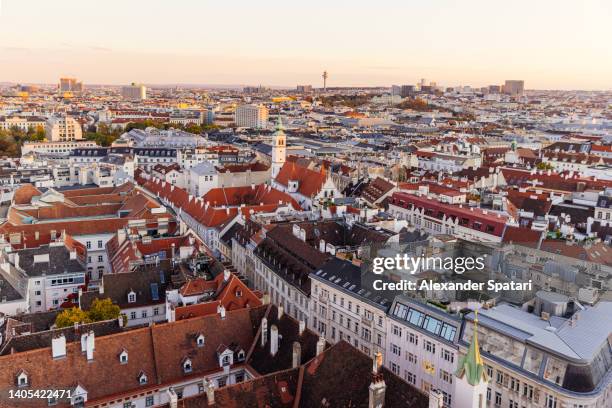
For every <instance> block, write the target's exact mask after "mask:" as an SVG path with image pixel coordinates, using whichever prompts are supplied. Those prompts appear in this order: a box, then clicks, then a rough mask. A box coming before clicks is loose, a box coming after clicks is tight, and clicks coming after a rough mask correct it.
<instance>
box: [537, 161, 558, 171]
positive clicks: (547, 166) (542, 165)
mask: <svg viewBox="0 0 612 408" xmlns="http://www.w3.org/2000/svg"><path fill="white" fill-rule="evenodd" d="M536 168H537V169H538V170H553V169H554V166H553V165H552V164H550V163H545V162H539V163H538V164H536Z"/></svg>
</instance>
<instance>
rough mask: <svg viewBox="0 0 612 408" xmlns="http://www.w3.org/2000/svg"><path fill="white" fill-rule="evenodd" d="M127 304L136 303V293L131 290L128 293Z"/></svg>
mask: <svg viewBox="0 0 612 408" xmlns="http://www.w3.org/2000/svg"><path fill="white" fill-rule="evenodd" d="M128 303H136V293H134V291H133V290H132V291H130V293H128Z"/></svg>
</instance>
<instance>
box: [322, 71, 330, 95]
mask: <svg viewBox="0 0 612 408" xmlns="http://www.w3.org/2000/svg"><path fill="white" fill-rule="evenodd" d="M328 77H329V75H327V71H323V90H324V91H326V90H327V78H328Z"/></svg>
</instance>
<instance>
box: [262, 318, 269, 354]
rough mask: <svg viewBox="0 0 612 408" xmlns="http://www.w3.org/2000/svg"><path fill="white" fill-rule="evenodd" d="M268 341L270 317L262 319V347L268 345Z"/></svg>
mask: <svg viewBox="0 0 612 408" xmlns="http://www.w3.org/2000/svg"><path fill="white" fill-rule="evenodd" d="M267 341H268V319H266V318H265V317H264V318H263V319H261V348H264V347H266V342H267Z"/></svg>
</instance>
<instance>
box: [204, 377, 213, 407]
mask: <svg viewBox="0 0 612 408" xmlns="http://www.w3.org/2000/svg"><path fill="white" fill-rule="evenodd" d="M204 392H205V393H206V401H207V402H208V405H215V386H214V385H213V383H212V381H209V380H207V379H204Z"/></svg>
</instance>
